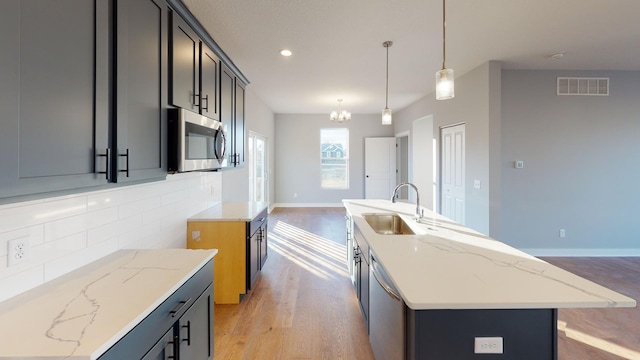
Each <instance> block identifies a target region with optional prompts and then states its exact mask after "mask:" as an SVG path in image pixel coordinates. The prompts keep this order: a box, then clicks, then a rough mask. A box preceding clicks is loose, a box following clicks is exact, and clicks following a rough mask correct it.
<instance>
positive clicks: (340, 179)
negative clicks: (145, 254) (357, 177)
mask: <svg viewBox="0 0 640 360" xmlns="http://www.w3.org/2000/svg"><path fill="white" fill-rule="evenodd" d="M320 164H321V165H320V172H321V175H322V187H323V188H325V189H348V188H349V129H345V128H333V129H320Z"/></svg>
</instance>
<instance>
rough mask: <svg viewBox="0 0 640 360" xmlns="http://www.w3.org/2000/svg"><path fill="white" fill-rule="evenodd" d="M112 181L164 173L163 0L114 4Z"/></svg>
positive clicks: (165, 59)
mask: <svg viewBox="0 0 640 360" xmlns="http://www.w3.org/2000/svg"><path fill="white" fill-rule="evenodd" d="M116 18H117V27H116V37H117V41H116V43H117V66H116V67H117V70H116V74H117V77H116V89H117V95H116V99H115V101H116V109H117V110H116V119H115V121H116V124H117V126H116V129H117V130H116V133H115V139H114V140H115V144H114V147H113V148H114V150H113V153H112V154H111V156H112V157H113V159H112V163H113V166H114V169H113V175H112V176H113V181H114V182H126V181H136V180H146V179H152V178H164V177H165V176H166V150H162V149H166V138H167V136H166V124H167V120H166V117H167V110H166V109H167V87H166V83H167V62H168V59H169V58H168V42H167V34H168V10H167V4H166V3H165V2H164V0H130V1H118V2H117V17H116Z"/></svg>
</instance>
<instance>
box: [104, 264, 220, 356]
mask: <svg viewBox="0 0 640 360" xmlns="http://www.w3.org/2000/svg"><path fill="white" fill-rule="evenodd" d="M212 274H213V260H211V261H209V262H208V263H207V264H206V265H205V266H204V267H202V268H201V269H200V270H198V271H197V272H196V274H195V275H193V276H192V277H191V278H190V279H189V280H187V282H186V283H184V284H183V285H182V286H181V287H180V288H178V290H176V291H175V292H174V293H173V294H172V295H171V296H170V297H169V298H168V299H167V300H165V301H164V302H163V303H162V304H160V305H159V306H158V307H157V308H156V309H155V310H154V311H153V312H152V313H151V314H149V315H148V316H147V317H146V318H144V319H143V320H142V321H141V322H140V323H139V324H138V325H137V326H136V327H134V328H133V329H132V330H131V331H129V333H127V335H125V336H124V337H123V338H122V339H120V340H119V341H118V342H117V343H116V344H115V345H113V346H112V347H111V348H110V349H109V350H107V351H106V352H105V353H104V354H102V355H101V356H100V357H99V358H98V359H99V360H122V359H145V360H147V359H153V360H155V359H163V360H166V359H185V360H186V359H189V360H191V359H194V360H195V359H198V360H200V359H202V360H207V359H212V358H213V318H214V317H213V282H212V279H213V277H212Z"/></svg>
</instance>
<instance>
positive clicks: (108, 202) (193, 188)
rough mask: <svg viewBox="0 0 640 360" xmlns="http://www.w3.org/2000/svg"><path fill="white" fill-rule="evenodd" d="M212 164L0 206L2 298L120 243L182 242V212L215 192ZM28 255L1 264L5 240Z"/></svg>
mask: <svg viewBox="0 0 640 360" xmlns="http://www.w3.org/2000/svg"><path fill="white" fill-rule="evenodd" d="M221 190H222V189H221V176H220V173H216V172H203V173H187V174H177V175H169V176H168V177H167V180H166V181H159V182H152V183H145V184H140V185H133V186H126V187H120V188H116V189H112V190H102V191H95V192H84V193H81V194H76V195H67V196H62V197H55V198H48V199H42V200H35V201H27V202H21V203H13V204H8V205H1V206H0V301H2V300H5V299H7V298H9V297H11V296H14V295H17V294H19V293H21V292H24V291H26V290H29V289H31V288H33V287H35V286H38V285H40V284H42V283H44V282H46V281H49V280H52V279H54V278H56V277H58V276H60V275H63V274H66V273H68V272H70V271H72V270H75V269H77V268H79V267H81V266H83V265H85V264H88V263H90V262H92V261H94V260H97V259H99V258H101V257H103V256H105V255H108V254H110V253H112V252H114V251H116V250H118V249H126V248H145V249H148V248H184V247H185V246H186V232H187V221H186V220H187V218H188V217H190V216H192V215H194V214H196V213H198V212H200V211H202V210H205V209H206V208H208V207H211V206H213V205H214V204H216V203H217V202H219V201H220V199H221V195H220V194H221ZM23 237H27V238H28V241H29V244H30V250H31V251H30V252H31V256H30V258H29V259H28V260H27V261H26V262H24V263H21V264H16V265H14V266H12V267H7V241H9V240H12V239H16V238H23Z"/></svg>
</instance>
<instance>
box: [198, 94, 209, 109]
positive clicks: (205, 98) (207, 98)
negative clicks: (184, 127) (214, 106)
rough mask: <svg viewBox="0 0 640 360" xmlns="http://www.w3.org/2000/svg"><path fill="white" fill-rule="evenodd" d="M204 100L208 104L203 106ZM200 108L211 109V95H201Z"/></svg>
mask: <svg viewBox="0 0 640 360" xmlns="http://www.w3.org/2000/svg"><path fill="white" fill-rule="evenodd" d="M203 101H206V102H207V106H202V102H203ZM200 110H202V111H209V95H205V97H200Z"/></svg>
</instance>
